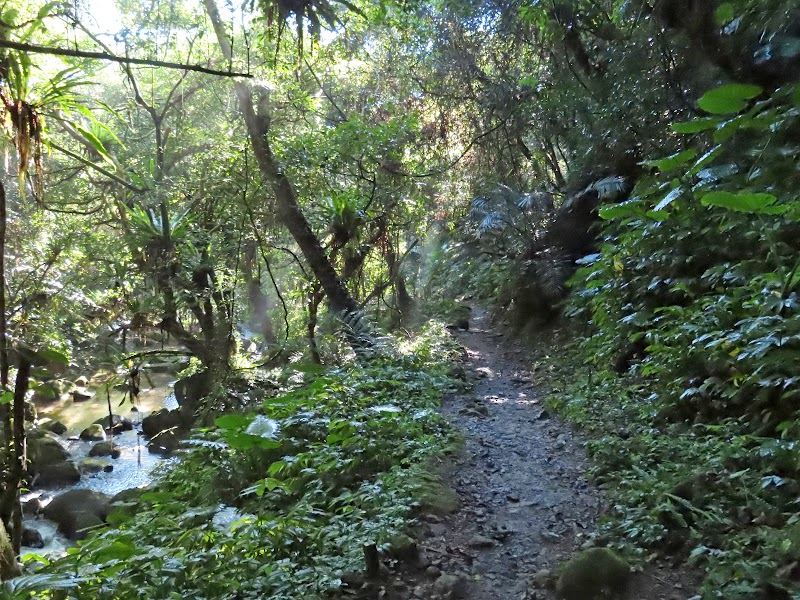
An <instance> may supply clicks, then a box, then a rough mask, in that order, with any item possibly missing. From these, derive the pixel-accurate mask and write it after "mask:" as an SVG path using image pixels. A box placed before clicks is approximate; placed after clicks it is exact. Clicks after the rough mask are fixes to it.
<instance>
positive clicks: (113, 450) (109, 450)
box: [89, 441, 122, 458]
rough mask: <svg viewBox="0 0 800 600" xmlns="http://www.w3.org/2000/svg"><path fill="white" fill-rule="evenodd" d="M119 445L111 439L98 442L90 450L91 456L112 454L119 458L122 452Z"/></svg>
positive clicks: (111, 455)
mask: <svg viewBox="0 0 800 600" xmlns="http://www.w3.org/2000/svg"><path fill="white" fill-rule="evenodd" d="M121 452H122V451H121V450H120V448H119V446H117V445H116V444H114V443H113V442H110V441H105V442H97V443H96V444H95V445H94V446H92V449H91V450H89V456H91V457H93V458H97V457H99V456H110V457H111V458H119V457H120V454H121Z"/></svg>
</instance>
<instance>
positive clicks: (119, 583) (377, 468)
mask: <svg viewBox="0 0 800 600" xmlns="http://www.w3.org/2000/svg"><path fill="white" fill-rule="evenodd" d="M456 351H457V348H456V347H455V345H454V344H453V342H452V341H450V339H449V336H448V334H447V332H446V331H445V330H444V329H443V328H442V327H441V326H440V325H438V326H437V325H431V326H429V327H427V328H426V329H425V330H424V331H423V332H422V333H421V334H420V335H419V336H418V337H416V338H415V339H414V340H412V341H408V340H406V341H404V342H402V343H401V344H400V346H399V347H397V346H395V344H394V343H392V345H391V346H386V347H384V348H383V352H382V355H381V356H380V357H378V358H375V359H374V360H373V361H371V362H370V363H368V364H362V365H360V364H356V363H353V364H349V365H346V366H343V367H341V368H338V369H329V370H327V371H324V370H322V369H301V370H296V369H292V370H289V371H287V373H285V374H284V375H282V376H281V379H282V380H283V381H284V382H285V383H284V386H285V385H289V386H290V387H291V388H293V389H292V391H288V392H281V393H279V394H278V395H272V393H271V392H267V393H269V395H270V397H269V398H268V399H266V400H265V401H264V402H263V405H262V406H260V407H258V408H257V409H255V410H253V411H251V412H248V413H245V414H230V415H226V416H222V417H219V418H218V419H217V421H216V427H214V428H212V429H208V430H202V431H201V432H199V433H198V434H197V436H195V438H194V439H192V440H190V441H189V443H190V444H191V448H190V449H189V450H187V451H186V452H184V453H183V454H182V455H181V460H180V461H179V462H178V463H175V464H172V465H170V466H165V468H164V470H163V472H162V474H161V476H160V477H159V478H158V480H157V482H156V483H155V484H154V485H153V486H151V487H150V488H147V489H144V490H139V493H136V494H133V495H132V496H129V498H128V499H127V500H126V501H123V502H121V504H120V505H119V509H118V511H117V512H116V513H113V514H112V515H111V516H110V517H109V521H110V522H111V523H113V524H114V527H113V528H112V529H110V530H108V531H106V532H99V533H98V534H97V535H95V536H92V537H91V538H90V539H89V540H87V541H85V542H83V543H82V544H81V545H80V546H79V547H78V548H75V549H73V550H70V554H69V556H67V557H65V558H63V559H61V560H59V561H57V562H54V563H52V564H50V565H49V566H48V567H47V568H46V569H45V570H44V572H51V573H63V574H70V575H71V576H73V577H75V580H74V582H73V587H74V589H72V590H71V591H70V597H77V598H133V597H142V596H144V597H147V598H153V599H159V598H164V599H167V598H186V597H192V598H264V597H269V598H276V599H277V598H286V599H289V598H298V599H300V598H321V597H323V596H325V595H326V593H328V592H330V591H332V590H337V589H339V588H340V587H341V585H342V580H341V578H342V577H343V576H346V575H347V574H348V573H351V574H352V573H360V572H362V571H363V568H364V546H365V545H373V544H374V545H376V547H377V548H378V550H379V551H380V552H382V553H384V554H386V555H388V556H391V555H392V552H393V551H397V550H398V549H399V550H402V549H403V548H404V547H407V546H408V544H410V543H411V541H410V539H409V538H408V535H407V533H408V528H409V522H410V521H411V519H413V517H414V516H415V514H418V511H419V510H421V509H426V510H438V509H441V508H446V507H447V500H446V499H445V498H446V494H445V496H443V495H442V491H441V489H440V488H439V487H438V484H437V482H436V479H435V476H434V475H433V471H432V470H431V469H432V468H433V467H434V466H435V462H436V460H437V457H439V456H440V455H441V453H442V451H443V450H444V449H445V448H446V447H447V446H448V444H450V439H451V434H450V433H449V431H448V429H447V427H446V425H445V423H444V421H443V420H442V418H441V417H440V416H439V415H438V414H437V412H436V408H437V406H438V404H439V400H440V398H441V394H442V390H443V389H445V388H446V387H447V386H448V385H449V380H448V376H447V373H448V364H447V362H446V361H444V362H443V361H442V358H443V357H444V358H445V359H446V358H447V357H448V356H449V357H454V356H455V354H454V353H455V352H456ZM304 372H305V373H306V375H305V378H310V379H306V381H305V382H303V383H298V381H303V380H304V376H303V373H304ZM287 375H289V377H288V380H287V377H286V376H287ZM292 381H294V382H295V383H294V384H292V383H291V382H292ZM309 381H310V383H309ZM262 391H263V390H262ZM255 392H258V389H256V390H255ZM58 594H59V592H52V597H60V596H58ZM37 597H51V596H49V595H47V594H44V595H42V592H40V595H39V596H37Z"/></svg>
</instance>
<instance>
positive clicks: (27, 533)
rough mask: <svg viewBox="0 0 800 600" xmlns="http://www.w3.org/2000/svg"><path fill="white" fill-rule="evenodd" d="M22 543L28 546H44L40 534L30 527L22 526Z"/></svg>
mask: <svg viewBox="0 0 800 600" xmlns="http://www.w3.org/2000/svg"><path fill="white" fill-rule="evenodd" d="M21 541H22V545H23V546H27V547H28V548H44V539H43V538H42V534H41V533H39V532H38V531H36V530H35V529H31V528H30V527H23V528H22V540H21Z"/></svg>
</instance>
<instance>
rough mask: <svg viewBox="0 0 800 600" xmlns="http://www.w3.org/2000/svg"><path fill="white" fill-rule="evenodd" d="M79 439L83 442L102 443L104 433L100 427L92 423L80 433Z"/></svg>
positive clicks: (104, 436) (104, 437)
mask: <svg viewBox="0 0 800 600" xmlns="http://www.w3.org/2000/svg"><path fill="white" fill-rule="evenodd" d="M80 438H81V439H82V440H83V441H84V442H96V441H104V440H105V439H106V432H105V430H104V429H103V426H102V425H98V424H97V423H93V424H92V425H89V426H88V427H87V428H86V429H84V430H83V431H81V435H80Z"/></svg>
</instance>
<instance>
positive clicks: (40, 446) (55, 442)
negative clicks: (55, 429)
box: [28, 429, 69, 473]
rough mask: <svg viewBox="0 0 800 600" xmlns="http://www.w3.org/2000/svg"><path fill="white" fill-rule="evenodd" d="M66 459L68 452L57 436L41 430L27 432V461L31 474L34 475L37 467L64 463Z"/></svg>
mask: <svg viewBox="0 0 800 600" xmlns="http://www.w3.org/2000/svg"><path fill="white" fill-rule="evenodd" d="M68 458H69V452H67V449H66V448H65V447H64V446H63V445H62V443H61V440H60V439H59V438H58V436H57V435H55V434H53V433H52V432H50V431H45V430H43V429H33V430H31V431H29V432H28V459H29V460H30V461H31V465H30V470H31V472H33V473H35V472H36V471H37V470H38V468H39V467H42V466H44V465H52V464H55V463H59V462H64V461H66V460H67V459H68Z"/></svg>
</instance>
